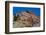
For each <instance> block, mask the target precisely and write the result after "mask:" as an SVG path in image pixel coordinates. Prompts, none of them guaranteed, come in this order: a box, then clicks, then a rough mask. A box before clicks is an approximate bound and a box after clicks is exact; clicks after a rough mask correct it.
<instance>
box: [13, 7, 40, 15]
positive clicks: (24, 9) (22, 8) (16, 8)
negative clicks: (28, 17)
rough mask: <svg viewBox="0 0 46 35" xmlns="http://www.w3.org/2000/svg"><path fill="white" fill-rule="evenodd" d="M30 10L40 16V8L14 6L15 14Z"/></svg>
mask: <svg viewBox="0 0 46 35" xmlns="http://www.w3.org/2000/svg"><path fill="white" fill-rule="evenodd" d="M22 11H23V12H24V11H30V12H33V13H34V14H35V15H36V16H40V8H32V7H30V8H29V7H13V14H14V15H15V14H16V13H17V12H22Z"/></svg>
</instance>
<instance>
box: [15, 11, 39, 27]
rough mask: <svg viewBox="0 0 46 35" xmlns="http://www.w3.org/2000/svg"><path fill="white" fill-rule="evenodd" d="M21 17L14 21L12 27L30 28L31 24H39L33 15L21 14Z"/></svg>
mask: <svg viewBox="0 0 46 35" xmlns="http://www.w3.org/2000/svg"><path fill="white" fill-rule="evenodd" d="M20 14H21V16H19V17H18V18H17V21H14V27H32V26H33V23H39V21H40V20H39V18H38V17H37V16H35V15H34V14H33V13H31V12H30V13H29V12H28V13H27V12H21V13H20Z"/></svg>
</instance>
